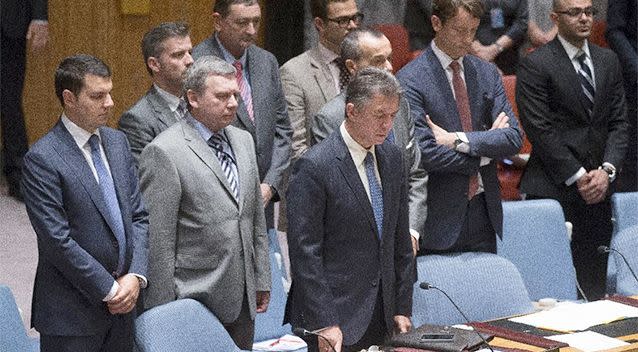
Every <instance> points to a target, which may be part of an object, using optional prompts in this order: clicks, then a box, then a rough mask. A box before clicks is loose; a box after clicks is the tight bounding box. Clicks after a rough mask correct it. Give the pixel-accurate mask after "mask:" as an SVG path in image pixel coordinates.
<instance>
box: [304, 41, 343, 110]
mask: <svg viewBox="0 0 638 352" xmlns="http://www.w3.org/2000/svg"><path fill="white" fill-rule="evenodd" d="M308 57H309V58H310V67H311V69H312V76H313V77H314V79H315V81H316V82H317V85H318V86H319V90H320V91H321V94H322V95H323V99H324V101H329V100H330V99H332V97H334V96H336V95H337V93H338V92H337V91H336V89H335V85H334V83H333V82H332V77H331V74H330V68H329V67H328V66H327V65H325V64H324V63H323V62H322V61H321V54H320V52H319V47H317V46H315V47H314V48H312V49H311V50H310V51H309V52H308Z"/></svg>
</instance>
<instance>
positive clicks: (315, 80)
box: [280, 46, 339, 161]
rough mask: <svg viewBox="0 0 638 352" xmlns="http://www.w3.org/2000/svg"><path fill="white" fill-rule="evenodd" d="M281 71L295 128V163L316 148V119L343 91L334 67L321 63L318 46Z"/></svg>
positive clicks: (293, 127) (293, 158) (293, 152)
mask: <svg viewBox="0 0 638 352" xmlns="http://www.w3.org/2000/svg"><path fill="white" fill-rule="evenodd" d="M280 72H281V84H282V87H283V89H284V93H285V94H286V102H287V103H288V115H289V116H290V124H291V125H292V160H293V161H294V160H297V159H299V157H300V156H301V155H302V154H303V153H305V152H306V150H307V149H308V148H309V147H310V145H312V133H311V131H310V129H311V119H312V117H313V116H314V115H315V114H316V113H317V111H319V109H320V108H321V107H322V106H323V105H324V104H325V103H326V102H328V101H329V100H330V99H332V98H334V97H335V96H336V95H337V94H338V93H339V92H338V90H337V88H336V87H335V84H334V82H333V79H332V76H331V74H330V68H329V67H328V65H326V64H325V63H323V61H322V60H321V53H320V51H319V47H318V46H315V47H314V48H312V49H310V50H308V51H306V52H304V53H303V54H301V55H299V56H297V57H294V58H292V59H291V60H290V61H288V62H286V63H285V64H284V65H283V66H282V67H281V69H280Z"/></svg>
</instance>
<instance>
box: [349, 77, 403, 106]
mask: <svg viewBox="0 0 638 352" xmlns="http://www.w3.org/2000/svg"><path fill="white" fill-rule="evenodd" d="M377 94H378V95H383V96H386V97H390V96H398V97H401V94H403V89H401V85H400V84H399V81H398V80H397V79H396V78H395V77H394V75H392V73H390V72H388V71H386V70H384V69H380V68H376V67H366V68H364V69H362V70H360V71H359V72H357V74H356V75H355V76H354V77H353V78H352V79H351V80H350V83H349V84H348V90H347V92H346V104H348V103H352V104H353V105H354V107H355V108H356V109H361V108H362V107H363V105H364V104H366V103H367V102H368V101H370V100H371V99H372V97H374V96H375V95H377Z"/></svg>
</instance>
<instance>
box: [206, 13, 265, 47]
mask: <svg viewBox="0 0 638 352" xmlns="http://www.w3.org/2000/svg"><path fill="white" fill-rule="evenodd" d="M228 10H229V11H228V15H226V17H222V16H221V15H220V14H219V13H217V12H215V13H214V14H213V18H214V19H215V30H216V31H217V33H218V35H219V40H220V41H221V42H222V44H223V45H224V47H225V48H226V49H227V50H228V51H230V53H231V54H233V55H234V56H235V57H236V58H239V57H241V56H242V55H243V53H244V50H246V49H247V48H248V47H249V46H251V45H252V44H254V43H255V40H256V39H257V30H258V29H259V21H260V20H261V9H260V8H259V4H254V5H250V6H246V5H243V4H236V5H230V7H229V9H228Z"/></svg>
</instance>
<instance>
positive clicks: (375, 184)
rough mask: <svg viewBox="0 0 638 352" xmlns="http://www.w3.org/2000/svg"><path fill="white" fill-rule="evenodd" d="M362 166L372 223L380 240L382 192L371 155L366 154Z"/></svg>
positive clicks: (381, 230)
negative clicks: (368, 195) (368, 188)
mask: <svg viewBox="0 0 638 352" xmlns="http://www.w3.org/2000/svg"><path fill="white" fill-rule="evenodd" d="M363 165H364V166H365V169H366V176H367V177H368V186H369V187H370V203H371V204H372V212H373V213H374V222H375V223H376V224H377V231H378V233H377V235H378V236H379V239H381V234H382V233H383V191H382V190H381V185H380V184H379V180H377V176H376V174H375V172H374V158H373V157H372V153H370V152H368V153H367V154H366V157H365V159H363Z"/></svg>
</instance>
